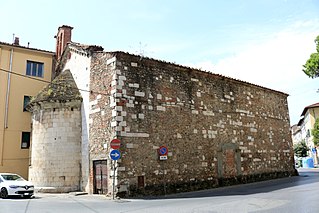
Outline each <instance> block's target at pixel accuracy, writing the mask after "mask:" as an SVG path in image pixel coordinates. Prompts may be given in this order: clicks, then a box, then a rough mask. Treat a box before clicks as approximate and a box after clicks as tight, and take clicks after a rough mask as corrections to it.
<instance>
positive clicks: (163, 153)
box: [158, 146, 168, 195]
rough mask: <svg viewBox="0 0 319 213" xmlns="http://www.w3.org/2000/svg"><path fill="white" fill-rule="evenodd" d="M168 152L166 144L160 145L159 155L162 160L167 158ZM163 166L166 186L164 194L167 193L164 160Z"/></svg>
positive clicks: (164, 185)
mask: <svg viewBox="0 0 319 213" xmlns="http://www.w3.org/2000/svg"><path fill="white" fill-rule="evenodd" d="M167 154H168V148H167V147H166V146H160V148H159V149H158V155H159V160H160V161H165V160H167ZM162 166H163V187H164V195H166V180H165V167H164V162H163V164H162Z"/></svg>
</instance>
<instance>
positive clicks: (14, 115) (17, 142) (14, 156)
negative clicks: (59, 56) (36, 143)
mask: <svg viewBox="0 0 319 213" xmlns="http://www.w3.org/2000/svg"><path fill="white" fill-rule="evenodd" d="M53 62H54V53H53V52H50V51H44V50H39V49H34V48H29V47H23V46H20V45H19V39H18V38H16V39H15V42H14V43H13V44H8V43H4V42H0V172H14V173H17V174H20V175H21V176H23V177H25V178H28V167H29V156H30V153H29V152H30V150H31V149H30V146H31V144H30V142H31V113H30V112H27V111H25V105H26V104H27V103H28V101H29V100H30V97H31V96H34V95H36V94H37V93H38V92H39V91H40V90H41V89H42V88H43V87H44V86H46V85H47V84H48V83H49V82H50V81H51V76H52V69H53Z"/></svg>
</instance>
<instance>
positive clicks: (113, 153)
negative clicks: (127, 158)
mask: <svg viewBox="0 0 319 213" xmlns="http://www.w3.org/2000/svg"><path fill="white" fill-rule="evenodd" d="M110 146H111V148H112V149H113V150H112V151H111V152H110V157H111V159H112V160H113V200H114V194H115V170H116V167H115V161H117V160H118V159H120V157H121V153H120V151H119V150H118V149H119V148H120V146H121V141H120V139H117V138H114V139H113V140H111V143H110Z"/></svg>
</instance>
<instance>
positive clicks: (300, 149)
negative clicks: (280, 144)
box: [294, 140, 309, 157]
mask: <svg viewBox="0 0 319 213" xmlns="http://www.w3.org/2000/svg"><path fill="white" fill-rule="evenodd" d="M308 151H309V148H308V147H307V145H306V142H305V141H304V140H302V141H301V142H299V143H297V144H296V145H295V146H294V152H295V155H296V156H297V157H307V152H308Z"/></svg>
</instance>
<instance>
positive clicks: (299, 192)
mask: <svg viewBox="0 0 319 213" xmlns="http://www.w3.org/2000/svg"><path fill="white" fill-rule="evenodd" d="M299 174H300V176H298V177H289V178H282V179H277V180H271V181H264V182H259V183H253V184H245V185H237V186H231V187H224V188H218V189H211V190H203V191H198V192H191V193H183V194H176V195H168V196H165V197H160V198H156V199H150V198H149V199H121V200H111V199H110V198H107V197H105V196H101V195H80V196H74V195H72V194H36V195H35V197H34V198H32V199H22V198H9V199H0V213H10V212H13V213H51V212H52V213H60V212H61V213H105V212H107V213H108V212H110V213H112V212H116V213H125V212H127V213H144V212H145V213H146V212H150V213H156V212H161V213H165V212H174V213H178V212H182V213H184V212H189V213H191V212H192V213H199V212H200V213H204V212H212V213H214V212H218V213H219V212H229V213H233V212H235V213H245V212H259V213H265V212H280V213H285V212H287V213H304V212H305V213H308V212H309V213H310V212H311V213H312V212H313V213H318V212H319V169H300V170H299Z"/></svg>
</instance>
